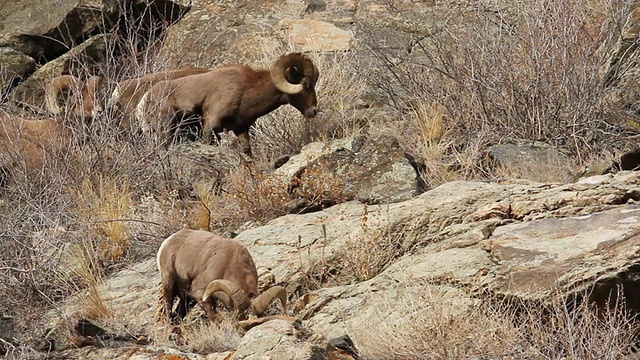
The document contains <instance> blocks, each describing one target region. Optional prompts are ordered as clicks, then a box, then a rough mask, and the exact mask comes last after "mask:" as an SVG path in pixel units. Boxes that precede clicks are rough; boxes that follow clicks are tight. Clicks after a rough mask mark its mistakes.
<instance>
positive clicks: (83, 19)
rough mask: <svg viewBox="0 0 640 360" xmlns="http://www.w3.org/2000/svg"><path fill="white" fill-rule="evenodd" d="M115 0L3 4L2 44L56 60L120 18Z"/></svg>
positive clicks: (41, 58)
mask: <svg viewBox="0 0 640 360" xmlns="http://www.w3.org/2000/svg"><path fill="white" fill-rule="evenodd" d="M117 14H118V6H117V1H114V0H83V1H80V2H78V1H77V0H61V1H55V3H54V2H50V1H41V0H18V1H3V2H2V3H1V4H0V18H2V19H3V21H2V23H1V24H0V46H8V47H11V48H13V49H15V50H17V51H19V52H21V53H23V54H26V55H28V56H29V57H31V58H33V59H35V60H36V61H38V62H45V61H49V60H52V59H54V58H56V57H58V56H60V55H62V54H63V53H65V52H67V51H68V50H69V49H70V48H72V47H74V46H76V45H78V44H80V43H82V42H84V41H85V40H86V39H88V38H89V37H90V36H91V35H93V34H95V33H96V32H101V31H103V30H104V26H105V24H109V23H110V22H112V21H114V20H115V19H116V18H117Z"/></svg>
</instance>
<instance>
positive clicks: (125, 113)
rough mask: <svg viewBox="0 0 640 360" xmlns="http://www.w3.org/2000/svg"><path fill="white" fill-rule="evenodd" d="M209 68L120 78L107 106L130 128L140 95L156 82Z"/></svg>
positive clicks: (202, 71) (205, 70)
mask: <svg viewBox="0 0 640 360" xmlns="http://www.w3.org/2000/svg"><path fill="white" fill-rule="evenodd" d="M209 71H211V69H205V68H185V69H178V70H168V71H163V72H158V73H152V74H146V75H144V76H141V77H139V78H134V79H127V80H122V81H120V82H119V83H118V85H117V86H116V88H115V89H114V90H113V92H112V93H111V97H110V98H109V102H108V103H107V107H108V108H110V109H113V110H114V111H116V114H117V115H118V116H121V117H122V125H123V126H124V127H125V128H126V129H131V126H132V120H133V117H134V111H135V108H136V106H137V105H138V103H139V102H140V99H141V98H142V96H143V95H144V94H145V93H146V92H147V91H148V90H149V88H151V86H153V85H154V84H156V83H157V82H160V81H164V80H173V79H177V78H181V77H185V76H189V75H195V74H202V73H205V72H209Z"/></svg>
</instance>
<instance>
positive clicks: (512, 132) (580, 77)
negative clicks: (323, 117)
mask: <svg viewBox="0 0 640 360" xmlns="http://www.w3.org/2000/svg"><path fill="white" fill-rule="evenodd" d="M386 4H387V5H386V6H387V8H388V10H389V12H390V13H391V14H394V15H395V16H397V17H398V18H399V19H400V20H399V21H402V19H405V18H406V25H407V26H408V27H412V26H413V27H415V29H416V30H415V31H416V33H415V36H414V37H412V38H411V39H410V40H409V41H407V43H406V44H404V45H405V46H404V47H401V48H400V50H398V48H385V47H380V46H379V44H380V42H381V41H382V39H380V38H379V36H380V35H378V34H377V33H376V31H375V27H374V29H372V28H363V29H361V30H362V32H363V34H366V35H365V39H366V40H365V41H364V42H365V44H367V47H368V49H369V50H370V51H371V52H372V54H374V55H375V59H376V61H375V63H374V65H373V66H371V68H370V71H369V72H368V74H369V76H368V78H369V80H370V83H371V84H372V85H373V87H374V88H375V89H377V91H378V93H379V94H381V95H383V97H382V99H386V102H387V103H388V104H389V106H391V107H392V108H393V109H395V111H396V115H395V116H392V117H390V119H391V121H388V120H389V119H387V120H385V121H383V122H381V123H377V124H375V125H374V127H373V128H377V129H378V130H379V131H382V132H387V131H389V132H392V133H394V134H397V135H398V137H399V138H400V142H401V144H402V145H403V146H404V147H406V148H407V150H410V151H411V152H412V153H415V154H418V155H420V156H421V157H422V158H423V160H424V162H425V164H426V165H427V168H428V171H426V172H425V174H426V175H425V176H426V179H425V181H426V182H427V183H429V184H433V185H437V184H439V183H442V182H444V181H449V180H451V179H455V178H469V177H476V178H477V177H486V176H487V175H488V176H492V175H491V174H485V173H484V169H482V168H481V167H480V166H479V165H478V163H479V162H478V159H479V158H481V157H482V150H483V149H484V148H486V147H487V145H490V144H495V143H501V142H503V141H505V140H508V139H512V138H516V139H529V140H540V141H544V142H546V143H548V144H551V145H555V146H561V147H564V148H566V149H568V150H569V152H570V154H571V155H572V156H573V157H575V159H576V161H577V162H578V163H579V164H580V165H582V164H584V163H585V162H587V161H589V159H590V158H593V157H594V156H596V155H598V154H599V153H600V152H601V151H602V149H609V150H610V151H615V150H617V149H619V148H620V147H623V146H624V144H625V141H629V137H628V136H629V134H633V131H632V130H633V128H634V127H635V129H636V130H637V126H633V125H631V126H630V124H633V123H635V124H637V121H638V119H637V115H634V114H632V113H626V114H622V113H620V111H619V107H618V105H616V104H614V103H611V101H610V100H611V96H608V95H609V91H610V88H607V87H606V86H604V83H603V76H602V75H603V72H602V70H603V69H604V68H605V65H606V64H607V63H608V61H610V59H609V56H610V53H611V49H613V48H614V47H615V45H616V42H617V40H618V37H619V34H620V29H621V28H622V25H623V23H624V21H625V18H626V15H627V14H628V11H629V9H630V7H631V6H632V5H633V3H632V2H630V1H617V0H611V1H587V2H586V3H585V2H581V1H575V0H562V1H546V0H536V1H532V2H519V3H513V4H506V3H500V2H494V1H489V2H482V3H477V4H474V5H470V6H469V7H466V8H464V9H457V8H455V6H451V7H449V6H447V7H439V6H437V5H435V6H434V7H433V10H432V11H431V12H427V13H425V15H424V16H425V19H424V20H423V21H422V22H420V24H416V23H415V22H414V23H412V22H411V21H410V17H409V14H408V13H403V11H402V10H399V9H398V8H397V7H396V6H394V4H393V2H387V3H386ZM456 11H461V12H463V13H464V16H459V13H457V12H456ZM424 24H429V27H430V28H431V30H432V31H431V33H429V34H424V32H421V31H423V30H424V29H423V28H424V26H418V25H424ZM421 29H422V30H421ZM623 91H624V90H623ZM434 108H435V109H436V110H434ZM616 109H618V110H616ZM430 112H432V113H430ZM394 119H397V120H394ZM425 120H426V121H428V122H429V121H436V122H437V123H442V125H437V124H434V125H429V127H430V128H432V129H438V128H441V127H442V128H443V129H444V132H443V134H442V136H440V137H436V138H429V137H426V138H425V136H424V135H425V134H424V130H423V129H424V127H423V125H422V124H423V123H424V122H425ZM636 132H637V131H636Z"/></svg>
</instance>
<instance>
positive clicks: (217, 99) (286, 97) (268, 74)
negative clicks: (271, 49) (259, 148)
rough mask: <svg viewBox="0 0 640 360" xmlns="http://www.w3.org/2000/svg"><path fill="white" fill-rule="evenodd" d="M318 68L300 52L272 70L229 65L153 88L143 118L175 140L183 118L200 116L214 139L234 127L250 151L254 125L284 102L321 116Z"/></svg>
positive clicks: (146, 98)
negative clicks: (317, 88) (319, 113)
mask: <svg viewBox="0 0 640 360" xmlns="http://www.w3.org/2000/svg"><path fill="white" fill-rule="evenodd" d="M318 76H319V72H318V69H317V67H316V66H315V65H314V64H313V63H312V62H311V60H309V58H307V57H306V56H305V55H303V54H300V53H293V54H288V55H283V56H281V57H280V58H279V59H278V60H277V61H276V63H275V64H274V66H273V67H272V68H271V69H270V70H255V69H253V68H251V67H249V66H245V65H230V66H225V67H221V68H218V69H215V70H212V71H210V72H207V73H204V74H198V75H191V76H187V77H183V78H179V79H174V80H170V81H161V82H158V83H157V84H155V85H154V86H152V87H151V89H150V90H149V91H148V92H147V94H145V96H144V97H143V99H142V100H141V101H140V103H139V105H138V111H137V114H138V115H137V116H138V119H139V121H141V122H142V123H143V124H146V126H145V127H146V129H147V130H153V131H156V132H158V133H159V134H160V136H162V137H163V138H164V141H166V142H167V143H169V142H171V140H172V138H173V136H175V131H176V129H177V128H178V126H179V121H180V119H181V117H183V116H188V115H193V114H195V115H200V116H201V117H202V134H203V136H204V138H205V141H207V142H211V140H212V135H215V136H216V137H218V134H219V133H220V132H222V131H223V130H225V129H226V130H231V131H233V132H234V133H235V134H236V135H237V136H238V138H239V140H240V141H241V142H242V146H243V150H244V151H245V153H247V154H248V155H251V146H250V143H249V129H250V127H251V126H252V125H253V124H254V123H255V121H256V120H257V119H258V118H259V117H260V116H263V115H265V114H267V113H269V112H271V111H273V110H275V109H277V108H278V107H280V106H281V105H284V104H291V105H293V106H294V107H295V108H296V109H298V110H299V111H300V112H301V113H302V114H303V115H304V116H305V117H307V118H312V117H314V116H316V114H317V98H316V92H315V88H314V86H315V84H316V82H317V80H318Z"/></svg>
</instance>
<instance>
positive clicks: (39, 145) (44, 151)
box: [0, 116, 74, 182]
mask: <svg viewBox="0 0 640 360" xmlns="http://www.w3.org/2000/svg"><path fill="white" fill-rule="evenodd" d="M73 138H74V137H73V134H72V133H71V131H69V129H67V128H66V127H65V126H64V125H63V124H62V123H61V121H60V120H58V119H44V120H27V119H23V118H18V117H9V116H6V117H5V116H0V169H2V170H3V172H5V173H6V172H10V171H14V170H17V171H23V170H24V171H26V173H27V174H31V175H33V174H34V173H36V172H39V171H40V170H41V169H42V168H43V166H44V165H45V164H46V163H47V161H48V160H49V159H50V158H49V157H50V156H60V157H62V156H64V157H65V158H66V159H67V160H68V156H69V155H70V152H69V151H70V149H71V148H72V146H73ZM5 175H6V174H5ZM0 180H4V179H0ZM2 182H3V181H2Z"/></svg>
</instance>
